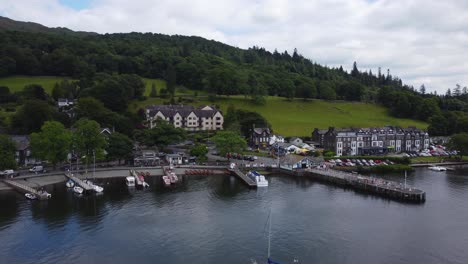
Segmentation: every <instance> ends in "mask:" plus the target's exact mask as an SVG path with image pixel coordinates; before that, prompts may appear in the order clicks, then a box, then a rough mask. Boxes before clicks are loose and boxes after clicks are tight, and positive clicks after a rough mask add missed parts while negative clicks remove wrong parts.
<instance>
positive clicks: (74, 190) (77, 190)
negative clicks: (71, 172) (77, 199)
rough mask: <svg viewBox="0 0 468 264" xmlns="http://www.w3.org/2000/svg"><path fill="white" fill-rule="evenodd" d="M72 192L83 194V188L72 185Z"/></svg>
mask: <svg viewBox="0 0 468 264" xmlns="http://www.w3.org/2000/svg"><path fill="white" fill-rule="evenodd" d="M73 192H74V193H77V194H83V192H84V189H83V188H81V187H80V186H75V187H73Z"/></svg>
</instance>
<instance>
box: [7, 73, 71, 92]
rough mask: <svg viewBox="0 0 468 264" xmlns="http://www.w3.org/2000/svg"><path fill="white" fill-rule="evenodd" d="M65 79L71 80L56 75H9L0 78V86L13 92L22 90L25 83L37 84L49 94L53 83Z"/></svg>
mask: <svg viewBox="0 0 468 264" xmlns="http://www.w3.org/2000/svg"><path fill="white" fill-rule="evenodd" d="M65 79H67V80H73V79H71V78H68V77H57V76H11V77H5V78H0V86H6V87H8V88H9V89H10V92H12V93H14V92H19V91H21V90H23V88H24V86H26V85H29V84H39V85H40V86H42V87H43V88H44V90H45V91H46V92H47V93H49V94H50V93H51V92H52V89H53V88H54V85H55V83H58V82H61V81H62V80H65Z"/></svg>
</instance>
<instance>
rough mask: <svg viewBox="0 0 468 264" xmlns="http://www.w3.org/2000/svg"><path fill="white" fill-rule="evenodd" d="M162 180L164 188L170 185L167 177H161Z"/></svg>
mask: <svg viewBox="0 0 468 264" xmlns="http://www.w3.org/2000/svg"><path fill="white" fill-rule="evenodd" d="M162 180H163V182H164V185H166V186H169V185H171V180H170V179H169V176H166V175H164V176H162Z"/></svg>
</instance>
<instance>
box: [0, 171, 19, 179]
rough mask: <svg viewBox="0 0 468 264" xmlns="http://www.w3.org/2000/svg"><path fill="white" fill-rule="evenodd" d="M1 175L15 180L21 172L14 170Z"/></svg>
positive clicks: (3, 172)
mask: <svg viewBox="0 0 468 264" xmlns="http://www.w3.org/2000/svg"><path fill="white" fill-rule="evenodd" d="M0 175H1V176H4V177H7V178H13V177H14V176H19V172H16V171H14V170H4V171H2V172H1V173H0Z"/></svg>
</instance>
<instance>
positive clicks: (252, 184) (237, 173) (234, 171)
mask: <svg viewBox="0 0 468 264" xmlns="http://www.w3.org/2000/svg"><path fill="white" fill-rule="evenodd" d="M229 171H230V172H231V174H233V175H235V176H237V178H239V179H241V180H242V181H243V182H244V183H245V184H247V185H248V186H249V187H250V188H256V187H257V184H256V183H255V181H253V180H252V179H251V178H250V177H249V176H247V175H245V174H244V173H242V172H241V171H240V170H239V169H237V168H234V169H231V168H230V169H229Z"/></svg>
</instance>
